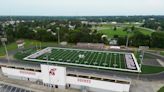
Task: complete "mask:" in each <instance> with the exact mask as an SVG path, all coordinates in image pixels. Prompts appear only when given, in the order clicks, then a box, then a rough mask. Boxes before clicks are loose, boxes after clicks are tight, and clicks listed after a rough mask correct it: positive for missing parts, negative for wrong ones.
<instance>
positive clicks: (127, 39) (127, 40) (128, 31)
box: [126, 29, 131, 48]
mask: <svg viewBox="0 0 164 92" xmlns="http://www.w3.org/2000/svg"><path fill="white" fill-rule="evenodd" d="M130 32H131V30H130V29H129V30H127V38H126V48H128V44H129V33H130Z"/></svg>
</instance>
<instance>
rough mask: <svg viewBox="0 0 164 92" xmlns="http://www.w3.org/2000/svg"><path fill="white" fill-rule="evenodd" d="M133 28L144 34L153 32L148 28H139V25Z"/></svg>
mask: <svg viewBox="0 0 164 92" xmlns="http://www.w3.org/2000/svg"><path fill="white" fill-rule="evenodd" d="M135 29H136V31H140V32H141V33H143V34H144V35H151V33H153V32H152V31H150V30H147V29H143V28H140V27H138V28H135Z"/></svg>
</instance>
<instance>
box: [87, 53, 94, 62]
mask: <svg viewBox="0 0 164 92" xmlns="http://www.w3.org/2000/svg"><path fill="white" fill-rule="evenodd" d="M88 53H90V55H89V57H88V58H87V59H86V61H87V62H89V61H88V60H89V58H90V57H91V56H92V54H93V53H91V52H88Z"/></svg>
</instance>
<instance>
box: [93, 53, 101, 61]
mask: <svg viewBox="0 0 164 92" xmlns="http://www.w3.org/2000/svg"><path fill="white" fill-rule="evenodd" d="M99 56H100V53H98V56H97V57H96V61H94V62H98V58H99Z"/></svg>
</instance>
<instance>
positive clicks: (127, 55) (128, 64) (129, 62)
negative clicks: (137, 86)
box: [125, 54, 136, 69]
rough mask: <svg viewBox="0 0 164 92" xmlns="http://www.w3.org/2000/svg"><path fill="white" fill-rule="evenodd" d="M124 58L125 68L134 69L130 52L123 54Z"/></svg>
mask: <svg viewBox="0 0 164 92" xmlns="http://www.w3.org/2000/svg"><path fill="white" fill-rule="evenodd" d="M125 59H126V64H127V68H129V69H136V66H135V63H134V60H133V58H132V56H131V55H130V54H125Z"/></svg>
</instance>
